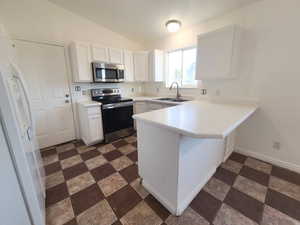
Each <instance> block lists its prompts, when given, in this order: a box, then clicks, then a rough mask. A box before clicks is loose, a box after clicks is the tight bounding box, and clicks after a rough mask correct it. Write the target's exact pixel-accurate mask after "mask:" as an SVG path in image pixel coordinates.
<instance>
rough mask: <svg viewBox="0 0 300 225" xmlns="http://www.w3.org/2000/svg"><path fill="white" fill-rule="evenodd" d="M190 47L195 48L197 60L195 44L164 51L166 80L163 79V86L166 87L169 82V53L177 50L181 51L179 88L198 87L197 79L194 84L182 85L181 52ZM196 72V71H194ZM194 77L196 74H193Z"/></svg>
mask: <svg viewBox="0 0 300 225" xmlns="http://www.w3.org/2000/svg"><path fill="white" fill-rule="evenodd" d="M190 49H195V50H196V59H195V61H196V60H197V46H196V45H192V46H188V47H184V48H177V49H172V50H168V51H166V68H165V69H166V75H167V76H166V80H165V86H166V87H167V88H168V87H169V86H170V85H171V83H169V54H170V53H172V52H177V51H181V81H180V83H179V86H180V88H181V89H193V88H198V87H199V81H198V80H195V84H194V85H183V84H182V81H183V76H182V75H183V52H184V51H186V50H190ZM195 73H196V71H195ZM195 77H196V74H195Z"/></svg>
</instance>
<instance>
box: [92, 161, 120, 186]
mask: <svg viewBox="0 0 300 225" xmlns="http://www.w3.org/2000/svg"><path fill="white" fill-rule="evenodd" d="M114 172H116V170H115V168H113V166H112V165H110V164H109V163H106V164H104V165H103V166H100V167H97V168H95V169H92V170H91V174H92V175H93V177H94V178H95V180H96V182H97V181H99V180H102V179H104V178H105V177H108V176H109V175H111V174H113V173H114Z"/></svg>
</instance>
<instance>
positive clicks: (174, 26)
mask: <svg viewBox="0 0 300 225" xmlns="http://www.w3.org/2000/svg"><path fill="white" fill-rule="evenodd" d="M166 27H167V30H168V31H169V32H171V33H174V32H177V31H178V30H179V29H180V27H181V22H180V21H179V20H169V21H167V22H166Z"/></svg>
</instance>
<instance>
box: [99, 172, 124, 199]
mask: <svg viewBox="0 0 300 225" xmlns="http://www.w3.org/2000/svg"><path fill="white" fill-rule="evenodd" d="M98 185H99V187H100V188H101V190H102V192H103V194H104V195H105V196H106V197H107V196H109V195H111V194H113V193H115V192H116V191H118V190H120V189H121V188H122V187H124V186H126V185H127V182H126V180H125V179H124V178H123V177H122V176H121V175H120V174H119V173H114V174H112V175H110V176H108V177H106V178H104V179H103V180H100V181H99V182H98Z"/></svg>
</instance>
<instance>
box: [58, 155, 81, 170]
mask: <svg viewBox="0 0 300 225" xmlns="http://www.w3.org/2000/svg"><path fill="white" fill-rule="evenodd" d="M81 162H82V159H81V157H80V155H75V156H72V157H70V158H67V159H64V160H62V161H60V164H61V167H62V168H63V169H66V168H69V167H71V166H75V165H77V164H78V163H81Z"/></svg>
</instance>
